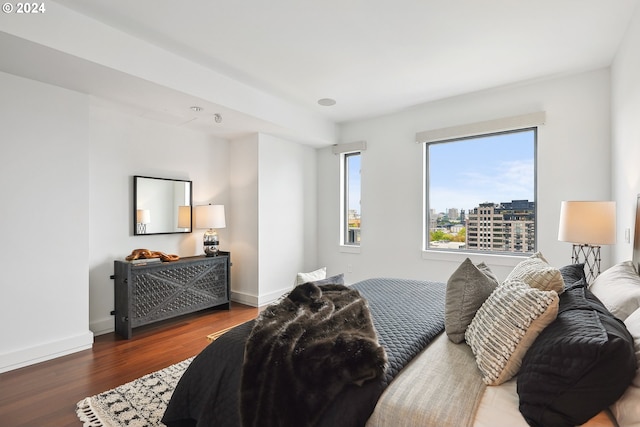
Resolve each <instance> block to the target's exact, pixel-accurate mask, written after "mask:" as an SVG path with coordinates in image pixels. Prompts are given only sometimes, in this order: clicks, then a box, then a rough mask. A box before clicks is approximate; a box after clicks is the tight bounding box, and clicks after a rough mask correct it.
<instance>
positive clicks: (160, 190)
mask: <svg viewBox="0 0 640 427" xmlns="http://www.w3.org/2000/svg"><path fill="white" fill-rule="evenodd" d="M191 187H192V186H191V181H185V180H180V179H168V178H153V177H149V176H138V175H136V176H134V177H133V234H134V236H139V235H143V234H144V235H147V234H170V233H191V230H192V215H191Z"/></svg>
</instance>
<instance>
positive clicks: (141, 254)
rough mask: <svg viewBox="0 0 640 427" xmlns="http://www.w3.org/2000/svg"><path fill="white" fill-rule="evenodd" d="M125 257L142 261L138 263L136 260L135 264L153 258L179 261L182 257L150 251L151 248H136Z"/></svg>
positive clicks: (164, 260)
mask: <svg viewBox="0 0 640 427" xmlns="http://www.w3.org/2000/svg"><path fill="white" fill-rule="evenodd" d="M125 259H126V260H127V261H140V262H138V263H135V262H134V264H141V263H142V262H145V261H146V262H148V261H151V260H153V261H162V262H170V261H177V260H179V259H180V257H179V256H178V255H168V254H165V253H164V252H160V251H150V250H149V249H134V250H133V251H131V254H130V255H127V257H126V258H125Z"/></svg>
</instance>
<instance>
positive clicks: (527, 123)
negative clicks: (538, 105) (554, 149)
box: [416, 111, 546, 143]
mask: <svg viewBox="0 0 640 427" xmlns="http://www.w3.org/2000/svg"><path fill="white" fill-rule="evenodd" d="M545 119H546V114H545V112H544V111H540V112H537V113H530V114H523V115H520V116H512V117H505V118H501V119H495V120H487V121H484V122H478V123H470V124H465V125H459V126H451V127H446V128H440V129H432V130H425V131H422V132H418V133H416V142H417V143H430V142H439V141H447V140H450V139H459V138H466V137H470V136H477V135H483V134H488V133H496V132H506V131H510V130H515V129H525V128H531V127H536V126H540V125H543V124H544V123H545Z"/></svg>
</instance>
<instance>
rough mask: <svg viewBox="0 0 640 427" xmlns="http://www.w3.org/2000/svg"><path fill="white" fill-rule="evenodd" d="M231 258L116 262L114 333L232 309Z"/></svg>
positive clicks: (123, 333) (225, 254) (222, 255)
mask: <svg viewBox="0 0 640 427" xmlns="http://www.w3.org/2000/svg"><path fill="white" fill-rule="evenodd" d="M230 267H231V254H230V253H229V252H219V254H218V256H216V257H215V258H212V257H204V256H195V257H185V258H181V259H180V260H177V261H174V262H170V263H167V262H156V263H145V264H133V263H131V262H127V261H120V260H116V261H115V262H114V273H115V274H114V275H113V276H112V278H113V279H115V310H114V311H113V313H112V314H114V315H115V330H116V333H117V334H118V335H120V336H122V337H124V338H127V339H129V338H131V334H132V329H133V328H136V327H138V326H142V325H147V324H150V323H153V322H157V321H160V320H165V319H169V318H172V317H176V316H180V315H183V314H187V313H193V312H195V311H199V310H202V309H205V308H211V307H217V308H223V309H227V310H228V309H229V295H230V289H229V284H230Z"/></svg>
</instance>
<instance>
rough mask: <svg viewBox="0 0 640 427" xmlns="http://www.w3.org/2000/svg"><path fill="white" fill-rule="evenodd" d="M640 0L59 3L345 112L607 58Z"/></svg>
mask: <svg viewBox="0 0 640 427" xmlns="http://www.w3.org/2000/svg"><path fill="white" fill-rule="evenodd" d="M639 1H640V0H615V1H611V0H609V1H606V0H518V1H514V0H448V1H442V0H316V1H312V0H269V1H260V0H233V1H228V0H227V1H221V0H191V1H181V2H176V1H175V0H136V1H131V0H91V1H86V0H56V3H59V4H61V5H63V6H65V7H67V8H70V9H73V10H75V11H77V12H79V13H81V14H83V15H86V16H88V17H90V18H93V19H96V20H99V21H101V22H103V23H104V24H107V25H109V26H111V27H113V28H116V29H118V30H121V31H123V32H126V33H129V34H130V35H132V36H134V37H136V38H139V39H142V40H145V41H146V42H149V43H152V44H154V45H156V46H158V47H161V48H163V49H165V50H168V51H171V52H173V53H176V54H178V55H181V56H183V57H185V58H187V59H189V60H190V61H192V62H196V63H198V64H200V65H204V66H205V67H208V68H210V69H212V70H215V71H216V72H218V73H221V74H224V75H226V76H228V77H231V78H232V79H233V80H235V81H238V82H242V83H243V84H247V85H250V86H252V87H254V88H257V89H259V90H262V91H264V92H266V93H269V94H272V95H274V96H277V97H279V98H282V99H285V100H287V101H289V102H291V103H293V104H295V105H297V106H300V107H302V108H304V109H306V110H310V111H313V112H315V113H317V114H320V115H322V116H324V117H326V118H327V119H328V120H331V121H333V122H336V123H342V122H346V121H351V120H356V119H361V118H367V117H374V116H378V115H382V114H387V113H391V112H395V111H399V110H402V109H406V108H409V107H411V106H414V105H418V104H421V103H424V102H429V101H433V100H437V99H442V98H446V97H451V96H456V95H460V94H463V93H469V92H474V91H480V90H484V89H488V88H493V87H498V86H504V85H510V84H514V83H518V82H523V81H529V80H534V79H540V78H548V77H554V76H559V75H565V74H570V73H576V72H581V71H587V70H592V69H597V68H601V67H607V66H609V65H610V64H611V62H612V60H613V58H614V55H615V52H616V50H617V48H618V46H619V44H620V41H621V40H622V38H623V35H624V32H625V30H626V28H627V25H628V21H629V20H630V18H631V16H632V15H633V11H634V10H635V7H636V5H637V3H638V2H639ZM148 91H149V92H150V93H149V97H150V99H153V94H152V93H151V92H153V89H152V88H148ZM320 98H333V99H335V100H336V104H335V105H333V106H321V105H318V103H317V101H318V99H320ZM156 101H157V100H154V102H156ZM150 104H151V103H150Z"/></svg>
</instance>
